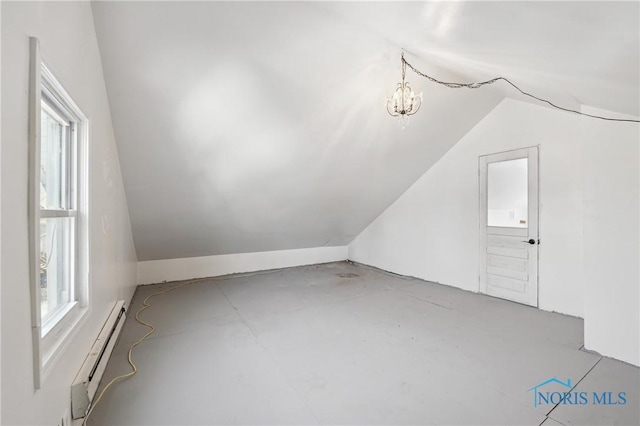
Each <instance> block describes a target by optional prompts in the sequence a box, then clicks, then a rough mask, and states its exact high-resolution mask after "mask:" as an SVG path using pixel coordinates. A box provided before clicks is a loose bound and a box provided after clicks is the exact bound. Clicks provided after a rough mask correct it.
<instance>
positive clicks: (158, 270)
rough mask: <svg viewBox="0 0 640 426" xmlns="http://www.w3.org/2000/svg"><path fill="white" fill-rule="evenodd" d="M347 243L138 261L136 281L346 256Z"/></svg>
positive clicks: (226, 272)
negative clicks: (333, 245) (331, 245)
mask: <svg viewBox="0 0 640 426" xmlns="http://www.w3.org/2000/svg"><path fill="white" fill-rule="evenodd" d="M347 252H348V248H347V246H340V247H314V248H304V249H292V250H278V251H263V252H256V253H238V254H223V255H218V256H202V257H188V258H181V259H164V260H149V261H143V262H138V284H155V283H162V282H167V281H180V280H188V279H194V278H207V277H217V276H221V275H229V274H237V273H243V272H256V271H266V270H270V269H279V268H288V267H292V266H303V265H314V264H318V263H328V262H337V261H342V260H347Z"/></svg>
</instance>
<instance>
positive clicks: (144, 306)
mask: <svg viewBox="0 0 640 426" xmlns="http://www.w3.org/2000/svg"><path fill="white" fill-rule="evenodd" d="M211 280H212V279H211V278H201V279H197V280H190V281H185V282H183V283H182V284H180V285H177V286H175V287H170V288H168V289H166V290H162V291H159V292H157V293H153V294H151V295H149V296H147V297H146V298H145V299H144V300H143V301H142V306H141V307H140V309H138V311H137V312H136V315H135V318H136V321H138V322H139V323H140V324H142V325H144V326H147V327H149V328H150V330H149V331H148V332H147V334H145V335H144V336H142V337H141V338H139V339H138V340H137V341H136V342H135V343H133V344H132V345H131V347H130V348H129V354H128V357H127V358H128V361H129V365H130V366H131V369H132V370H131V371H130V372H128V373H126V374H122V375H120V376H117V377H114V378H113V379H112V380H111V381H110V382H109V383H107V385H106V386H105V387H104V388H103V389H102V391H101V392H100V394H99V395H98V397H97V398H96V399H95V401H94V402H93V403H92V404H91V408H90V409H89V412H88V413H87V415H86V416H85V417H84V420H83V422H82V426H85V425H86V424H87V421H89V416H91V413H92V412H93V409H94V408H96V406H97V405H98V403H99V402H100V400H101V399H102V397H103V396H104V394H105V392H106V391H107V390H108V389H109V388H110V387H111V386H112V385H114V384H115V383H118V382H119V381H121V380H125V379H128V378H130V377H133V376H134V375H135V374H136V373H137V372H138V367H136V364H135V363H134V362H133V360H132V359H131V353H132V351H133V348H135V347H136V346H138V345H139V344H140V343H142V342H144V341H145V340H146V339H147V337H149V336H151V335H152V334H153V333H155V331H156V328H155V326H154V325H153V324H151V323H148V322H145V321H143V320H141V319H140V313H141V312H142V311H144V310H145V309H147V308H149V307H151V305H150V304H148V303H147V302H148V301H149V299H151V298H152V297H155V296H159V295H161V294H166V293H169V292H171V291H174V290H177V289H179V288H182V287H184V286H186V285H190V284H194V283H197V282H201V281H211Z"/></svg>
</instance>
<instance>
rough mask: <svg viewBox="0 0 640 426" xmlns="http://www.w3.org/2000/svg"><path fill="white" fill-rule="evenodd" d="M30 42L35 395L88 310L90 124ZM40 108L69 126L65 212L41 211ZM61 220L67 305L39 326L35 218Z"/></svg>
mask: <svg viewBox="0 0 640 426" xmlns="http://www.w3.org/2000/svg"><path fill="white" fill-rule="evenodd" d="M29 43H30V70H29V206H28V207H29V254H30V274H29V276H30V287H31V314H32V341H33V349H34V350H33V365H34V388H35V389H36V390H37V389H39V388H40V387H41V385H42V382H43V381H44V379H45V378H46V377H47V376H48V374H49V372H50V371H51V369H52V368H53V366H54V365H55V363H56V361H57V360H58V359H59V358H60V355H61V353H62V352H63V351H64V349H65V348H66V347H67V345H68V343H69V341H70V340H71V339H72V338H73V336H74V335H75V334H76V333H77V331H78V329H79V328H80V325H81V323H82V322H83V321H84V320H85V319H86V317H87V314H88V311H89V227H88V206H89V194H88V188H89V168H88V158H89V157H88V148H89V145H88V140H89V121H88V119H87V118H86V116H85V115H84V114H83V113H82V111H81V110H80V108H79V107H78V106H77V105H76V104H75V102H74V101H73V99H72V98H71V96H69V94H68V93H67V91H66V90H65V89H64V88H63V87H62V85H61V84H60V83H59V81H58V80H57V79H56V77H55V76H54V75H53V73H52V72H51V71H50V70H49V68H48V67H47V66H46V65H45V63H44V62H43V61H42V58H41V53H40V48H39V42H38V39H37V38H35V37H31V38H30V41H29ZM43 105H46V106H45V107H43ZM43 108H44V109H45V110H46V111H47V113H48V114H49V113H50V112H52V113H54V114H55V116H54V119H56V120H60V121H62V122H64V123H68V124H69V128H68V130H67V132H68V149H69V152H68V154H69V158H71V163H75V164H73V165H70V164H67V166H66V168H67V169H68V170H66V173H67V174H68V177H69V179H70V180H71V181H72V182H74V183H75V184H69V185H65V186H66V188H65V189H64V190H65V192H66V193H65V194H64V197H65V198H66V209H65V210H55V209H49V208H45V209H41V208H40V193H41V191H40V167H41V111H42V109H43ZM49 109H51V111H49ZM74 157H75V158H74ZM67 183H69V182H67ZM64 217H73V218H75V219H74V220H75V226H74V227H73V228H74V229H75V232H74V235H73V238H71V240H70V241H71V244H73V245H74V247H73V249H74V252H75V253H74V254H75V256H74V258H75V260H74V262H73V267H72V268H71V270H70V271H69V273H70V274H71V277H70V280H71V283H70V288H69V292H70V297H69V302H67V303H65V304H64V305H62V306H61V307H59V308H58V309H56V310H55V311H54V312H53V314H51V315H49V317H48V318H47V321H46V322H44V323H43V321H42V320H43V318H42V315H41V314H42V311H41V304H40V303H41V301H40V233H41V231H40V219H46V218H64Z"/></svg>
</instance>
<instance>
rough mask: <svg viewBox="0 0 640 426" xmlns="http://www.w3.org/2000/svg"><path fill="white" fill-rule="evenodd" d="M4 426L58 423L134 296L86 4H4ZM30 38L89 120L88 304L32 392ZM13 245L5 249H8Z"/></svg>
mask: <svg viewBox="0 0 640 426" xmlns="http://www.w3.org/2000/svg"><path fill="white" fill-rule="evenodd" d="M2 9H3V10H2V63H3V64H11V65H10V66H8V67H3V68H2V110H3V115H2V142H3V143H2V169H1V171H2V177H1V184H2V227H1V232H2V247H3V248H4V250H2V271H1V279H2V293H3V294H2V295H3V297H2V301H1V303H2V314H1V315H2V374H1V376H2V408H3V410H2V424H30V425H35V424H49V425H51V424H57V423H58V422H59V421H60V416H61V415H62V414H63V412H64V411H65V410H68V409H69V394H70V391H69V386H70V384H71V381H72V379H73V378H74V376H75V373H76V372H77V371H78V369H79V367H80V364H81V363H82V361H83V359H84V357H85V356H86V354H87V353H88V351H89V348H90V346H91V344H92V342H93V340H94V339H95V337H96V336H97V334H98V332H99V330H100V327H101V326H102V324H103V323H104V321H105V319H106V317H107V314H108V312H109V309H110V307H111V304H112V303H113V302H114V301H115V300H118V299H126V300H127V301H128V300H130V298H131V296H132V293H133V290H134V285H135V273H136V253H135V249H134V246H133V239H132V236H131V228H130V224H129V216H128V210H127V204H126V200H125V197H124V190H123V185H122V179H121V174H120V165H119V162H118V155H117V151H116V145H115V140H114V134H113V130H112V126H111V117H110V112H109V104H108V99H107V95H106V90H105V86H104V79H103V75H102V67H101V62H100V55H99V51H98V46H97V42H96V36H95V31H94V27H93V20H92V14H91V4H90V3H89V2H43V3H35V2H34V3H32V2H9V3H7V2H3V3H2ZM29 36H36V37H38V38H39V39H40V45H41V51H42V56H43V59H44V60H45V61H46V63H47V64H48V66H49V67H50V69H51V70H52V71H53V73H54V74H55V75H56V77H57V78H58V79H59V81H60V82H61V83H62V85H63V86H64V87H65V88H66V90H67V91H68V92H69V94H70V95H71V96H72V97H73V99H74V100H75V101H76V103H77V104H78V106H79V107H80V108H81V109H82V110H83V112H84V113H85V114H86V115H87V117H88V118H89V120H90V126H91V128H90V141H89V144H90V160H89V167H90V205H89V209H90V248H91V253H90V271H91V279H90V283H91V284H90V285H91V287H90V288H91V293H90V297H91V302H90V303H91V306H90V312H89V315H88V317H87V320H86V321H85V322H84V323H83V326H82V327H81V329H80V330H79V332H78V333H77V334H76V335H75V337H74V338H73V340H72V341H71V342H70V345H68V346H67V349H66V350H65V352H64V354H63V356H62V357H60V358H59V360H58V362H57V364H56V365H55V366H54V367H53V369H52V371H51V373H50V375H49V376H48V377H46V378H45V380H44V382H43V386H42V389H40V390H38V391H36V392H34V389H33V368H32V345H31V318H30V299H29V274H28V271H29V256H28V254H29V251H28V222H27V177H28V154H27V92H28V69H29V40H28V37H29ZM7 247H10V250H7V249H6V248H7Z"/></svg>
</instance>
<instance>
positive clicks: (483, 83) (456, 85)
mask: <svg viewBox="0 0 640 426" xmlns="http://www.w3.org/2000/svg"><path fill="white" fill-rule="evenodd" d="M401 60H402V79H403V80H404V76H405V66H408V67H409V68H411V70H412V71H413V72H414V73H416V74H417V75H419V76H420V77H424V78H426V79H428V80H430V81H432V82H434V83H437V84H440V85H442V86H445V87H448V88H450V89H460V88H463V87H464V88H467V89H479V88H480V87H482V86H486V85H489V84H493V83H495V82H497V81H500V80H502V81H504V82H505V83H507V84H509V85H510V86H512V87H513V88H514V89H516V90H517V91H518V92H520V93H521V94H523V95H525V96H528V97H530V98H533V99H536V100H538V101H540V102H544V103H546V104H548V105H550V106H552V107H554V108H557V109H560V110H562V111H567V112H572V113H574V114H579V115H584V116H586V117H591V118H597V119H600V120H607V121H625V122H629V123H640V120H634V119H627V118H611V117H603V116H600V115H592V114H587V113H584V112H580V111H576V110H574V109H569V108H564V107H561V106H558V105H556V104H554V103H552V102H551V101H548V100H546V99H543V98H539V97H537V96H535V95H532V94H531V93H527V92H525V91H524V90H522V89H521V88H519V87H518V86H516V85H515V84H514V83H512V82H511V81H509V79H507V78H505V77H496V78H492V79H491V80H486V81H480V82H474V83H451V82H445V81H440V80H438V79H437V78H434V77H431V76H430V75H428V74H425V73H423V72H421V71H419V70H418V69H417V68H416V67H414V66H413V65H411V64H410V63H409V62H407V60H406V59H405V58H404V52H402V55H401Z"/></svg>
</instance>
